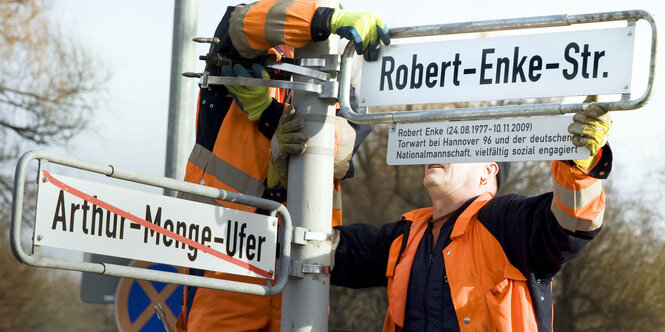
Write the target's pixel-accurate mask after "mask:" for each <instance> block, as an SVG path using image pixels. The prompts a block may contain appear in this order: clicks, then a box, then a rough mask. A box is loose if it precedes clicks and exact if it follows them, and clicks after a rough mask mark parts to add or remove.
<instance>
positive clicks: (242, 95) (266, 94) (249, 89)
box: [222, 63, 272, 121]
mask: <svg viewBox="0 0 665 332" xmlns="http://www.w3.org/2000/svg"><path fill="white" fill-rule="evenodd" d="M252 71H254V78H262V79H264V80H267V79H270V74H269V73H268V71H267V70H266V69H265V68H264V67H263V66H261V65H260V64H258V63H255V64H254V65H252ZM222 76H227V77H247V78H252V75H251V74H250V73H249V72H248V71H247V69H245V68H244V67H243V66H241V65H239V64H235V65H234V66H233V68H231V66H223V67H222ZM226 88H227V89H228V90H229V93H230V94H231V96H233V99H235V101H236V104H237V105H238V107H240V109H241V110H243V111H244V112H245V113H247V118H249V120H250V121H256V120H258V119H259V118H260V117H261V114H262V113H263V111H265V109H266V108H268V106H269V105H270V103H272V97H270V91H269V88H268V87H267V86H244V85H230V84H226Z"/></svg>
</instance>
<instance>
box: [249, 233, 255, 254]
mask: <svg viewBox="0 0 665 332" xmlns="http://www.w3.org/2000/svg"><path fill="white" fill-rule="evenodd" d="M255 248H256V237H255V236H254V235H252V234H249V236H247V259H250V260H251V259H254V256H256V254H254V249H255Z"/></svg>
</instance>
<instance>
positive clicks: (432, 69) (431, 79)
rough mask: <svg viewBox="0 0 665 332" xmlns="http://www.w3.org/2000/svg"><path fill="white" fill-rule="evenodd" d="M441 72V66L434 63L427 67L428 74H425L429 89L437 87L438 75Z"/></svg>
mask: <svg viewBox="0 0 665 332" xmlns="http://www.w3.org/2000/svg"><path fill="white" fill-rule="evenodd" d="M438 71H439V66H437V65H436V63H434V62H432V63H430V64H429V65H427V73H426V74H425V85H426V86H427V87H428V88H433V87H434V86H435V85H436V74H437V72H438Z"/></svg>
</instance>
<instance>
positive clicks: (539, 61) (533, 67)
mask: <svg viewBox="0 0 665 332" xmlns="http://www.w3.org/2000/svg"><path fill="white" fill-rule="evenodd" d="M542 69H543V58H541V57H540V56H539V55H534V56H533V58H531V61H529V79H530V80H531V82H536V81H538V80H539V79H540V76H542V75H541V74H536V73H535V72H536V71H539V70H542Z"/></svg>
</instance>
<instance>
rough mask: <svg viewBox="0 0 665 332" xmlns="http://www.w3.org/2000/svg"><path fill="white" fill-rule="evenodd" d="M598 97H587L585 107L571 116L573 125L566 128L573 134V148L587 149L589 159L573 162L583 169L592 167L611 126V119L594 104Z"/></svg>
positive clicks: (606, 112) (608, 114)
mask: <svg viewBox="0 0 665 332" xmlns="http://www.w3.org/2000/svg"><path fill="white" fill-rule="evenodd" d="M596 101H598V96H594V95H592V96H588V97H587V98H586V99H585V100H584V103H590V104H589V105H587V107H586V108H585V109H584V110H583V111H580V112H577V113H576V114H575V115H574V116H573V123H572V124H570V126H568V132H569V133H571V134H573V139H572V142H573V144H574V145H575V146H579V147H586V148H587V149H589V153H590V157H589V158H586V159H578V160H573V162H574V163H575V164H576V165H577V166H579V167H581V168H583V169H589V168H591V167H592V166H593V165H594V162H595V158H596V153H598V151H599V150H600V149H601V148H602V147H603V146H605V143H607V133H608V131H609V130H610V125H611V124H612V117H611V116H610V113H609V112H608V111H607V109H606V108H605V107H602V106H600V105H598V104H596V103H595V102H596Z"/></svg>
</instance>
